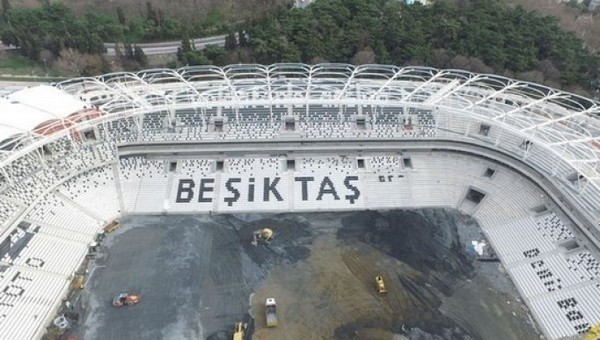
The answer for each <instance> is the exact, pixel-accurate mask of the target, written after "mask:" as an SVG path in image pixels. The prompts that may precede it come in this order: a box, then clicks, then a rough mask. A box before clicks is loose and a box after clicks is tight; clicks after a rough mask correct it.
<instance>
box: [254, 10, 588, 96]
mask: <svg viewBox="0 0 600 340" xmlns="http://www.w3.org/2000/svg"><path fill="white" fill-rule="evenodd" d="M247 32H248V35H249V37H250V44H249V46H250V47H249V49H250V51H249V53H246V54H249V60H248V61H252V62H259V63H272V62H277V61H290V62H291V61H301V62H306V63H318V62H324V61H327V62H350V63H353V64H366V63H381V64H394V65H427V66H433V67H438V68H460V69H467V70H472V71H475V72H482V73H496V74H504V75H507V76H510V77H517V78H521V79H525V80H530V81H535V82H539V83H546V84H548V85H551V86H554V87H561V88H565V89H570V90H574V91H582V90H584V89H587V90H593V83H594V82H595V81H596V79H597V77H598V61H599V60H598V56H597V55H595V54H593V53H591V52H589V51H588V50H586V49H585V47H584V45H583V43H582V42H581V40H579V39H577V38H575V37H574V36H573V34H571V33H568V32H565V31H563V30H561V29H560V27H559V26H558V25H557V21H556V19H554V18H552V17H542V16H539V15H536V14H535V13H533V12H528V11H525V10H524V9H523V8H521V7H516V8H510V7H508V6H506V5H505V4H504V3H502V2H501V1H500V0H460V1H458V2H457V3H449V2H445V1H437V2H434V3H433V4H432V5H430V6H422V5H420V4H418V3H417V4H414V5H411V6H406V5H403V4H401V3H399V2H396V1H387V0H371V1H362V0H318V1H316V2H315V3H314V4H312V5H310V6H308V7H307V8H306V9H305V10H299V9H292V10H289V11H285V12H281V13H279V15H277V16H274V17H272V18H268V19H265V20H262V21H258V22H254V23H252V24H251V25H248V26H247Z"/></svg>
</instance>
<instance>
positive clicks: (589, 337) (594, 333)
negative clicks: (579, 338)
mask: <svg viewBox="0 0 600 340" xmlns="http://www.w3.org/2000/svg"><path fill="white" fill-rule="evenodd" d="M598 339H600V324H597V325H596V326H593V327H592V328H590V330H589V331H588V333H587V334H586V336H585V338H584V340H598Z"/></svg>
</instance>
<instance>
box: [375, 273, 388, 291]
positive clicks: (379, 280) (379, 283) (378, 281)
mask: <svg viewBox="0 0 600 340" xmlns="http://www.w3.org/2000/svg"><path fill="white" fill-rule="evenodd" d="M375 289H376V290H377V294H380V295H383V294H385V293H387V290H386V289H385V283H384V282H383V277H381V276H380V275H377V276H375Z"/></svg>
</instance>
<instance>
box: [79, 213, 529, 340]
mask: <svg viewBox="0 0 600 340" xmlns="http://www.w3.org/2000/svg"><path fill="white" fill-rule="evenodd" d="M266 226H268V227H270V228H272V229H273V230H274V231H275V239H274V240H273V242H272V243H270V244H260V245H258V246H256V247H255V246H253V245H251V239H252V232H253V231H254V230H256V229H258V228H261V227H266ZM481 237H482V236H481V232H480V230H479V229H478V227H477V225H476V223H474V222H473V221H472V220H471V219H469V218H467V217H465V216H460V215H458V214H457V213H456V212H454V211H447V210H442V209H437V210H432V209H430V210H418V211H408V210H394V211H385V212H376V211H365V212H348V213H309V214H294V213H289V214H278V215H255V214H248V215H236V216H233V215H213V216H207V215H204V216H156V217H148V216H131V217H127V218H125V219H124V220H123V221H122V228H121V229H120V230H118V231H117V232H116V233H114V234H112V235H110V236H109V237H108V238H107V239H106V240H105V242H104V243H103V245H102V248H103V250H102V252H101V256H99V257H98V258H97V260H96V262H95V263H92V264H91V267H90V268H94V266H95V269H93V272H92V274H91V277H90V279H89V281H88V284H87V286H86V288H85V289H84V292H83V295H82V298H81V299H80V300H79V303H78V305H77V308H78V311H79V312H80V313H81V315H82V318H81V321H80V323H79V325H78V326H77V327H75V328H74V329H72V330H71V332H70V333H69V334H72V335H75V336H78V337H81V338H85V339H139V337H140V336H143V337H144V338H153V339H161V338H162V339H172V338H178V339H198V338H201V339H209V340H220V339H230V338H231V329H232V328H233V325H234V323H235V322H237V321H244V322H246V323H247V324H248V329H247V334H246V335H247V337H246V338H247V339H403V338H409V339H533V338H537V337H539V335H538V334H537V333H536V331H535V328H534V326H533V325H532V324H531V322H530V318H529V316H528V314H527V309H526V308H525V307H524V305H523V304H521V303H520V302H519V299H518V297H517V296H516V292H515V290H514V287H513V286H512V284H511V283H510V281H509V280H508V279H507V278H506V276H505V275H504V274H503V273H502V270H501V266H499V264H498V263H482V262H477V261H475V259H474V258H473V257H471V256H469V255H468V253H467V252H466V245H467V244H470V241H471V240H474V239H477V240H479V239H481ZM376 275H381V276H383V278H384V280H385V283H386V287H387V290H388V293H387V294H385V295H378V294H377V293H376V290H375V281H374V277H375V276H376ZM122 290H130V291H134V292H137V293H139V294H141V296H142V302H141V303H140V304H139V305H137V306H134V307H130V308H122V309H117V308H113V307H111V306H110V300H111V299H112V296H113V295H114V294H116V293H118V292H119V291H122ZM267 297H274V298H275V299H276V300H277V306H278V321H279V325H278V327H276V328H266V326H265V315H264V301H265V299H266V298H267Z"/></svg>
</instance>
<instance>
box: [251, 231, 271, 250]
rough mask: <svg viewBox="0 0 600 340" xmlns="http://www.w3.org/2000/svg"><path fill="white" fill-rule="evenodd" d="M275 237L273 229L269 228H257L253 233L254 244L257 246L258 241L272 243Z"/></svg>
mask: <svg viewBox="0 0 600 340" xmlns="http://www.w3.org/2000/svg"><path fill="white" fill-rule="evenodd" d="M272 239H273V230H271V229H269V228H262V229H258V230H255V231H254V233H253V234H252V245H253V246H257V245H258V242H264V243H267V244H269V243H271V240H272Z"/></svg>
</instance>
